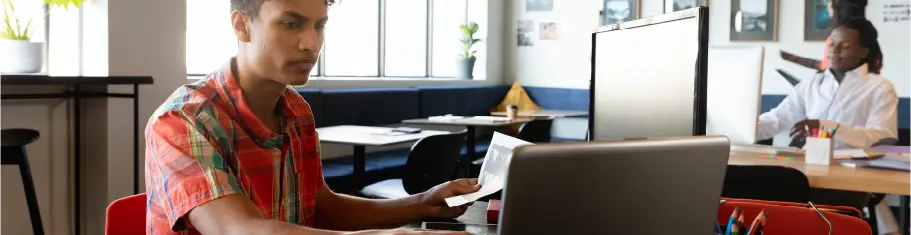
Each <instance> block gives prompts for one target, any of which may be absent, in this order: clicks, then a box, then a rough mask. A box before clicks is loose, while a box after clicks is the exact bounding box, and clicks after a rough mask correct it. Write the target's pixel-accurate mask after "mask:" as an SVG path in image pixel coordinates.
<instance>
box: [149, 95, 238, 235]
mask: <svg viewBox="0 0 911 235" xmlns="http://www.w3.org/2000/svg"><path fill="white" fill-rule="evenodd" d="M152 121H153V122H154V123H151V124H150V125H149V127H148V128H147V129H146V174H147V178H148V179H147V182H148V185H147V186H148V187H147V191H148V193H149V194H151V195H149V197H150V198H151V200H157V201H156V202H155V203H158V204H159V205H161V207H162V208H163V210H164V214H165V215H166V217H167V219H168V224H169V225H170V227H171V230H173V231H175V232H179V231H182V230H185V229H187V228H189V227H190V226H189V224H188V223H185V221H184V220H183V218H184V216H186V214H187V213H189V212H190V210H192V209H193V208H195V207H197V206H200V205H203V204H205V203H207V202H209V201H212V200H214V199H217V198H219V197H223V196H227V195H231V194H237V193H243V190H242V188H241V187H240V186H239V185H238V183H237V179H236V177H235V175H234V173H233V172H232V171H231V170H230V168H229V167H227V164H226V161H225V159H224V158H223V157H222V155H221V154H219V151H218V149H217V148H216V147H215V146H213V145H212V143H211V142H210V138H211V136H210V135H206V134H204V133H207V132H204V131H200V130H204V128H202V127H201V125H200V126H196V125H195V123H197V122H195V121H190V119H187V118H186V117H185V116H183V115H181V114H179V113H178V112H176V111H174V112H169V113H165V114H163V115H162V116H159V117H157V118H153V120H152Z"/></svg>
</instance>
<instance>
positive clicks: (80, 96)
mask: <svg viewBox="0 0 911 235" xmlns="http://www.w3.org/2000/svg"><path fill="white" fill-rule="evenodd" d="M154 82H155V80H154V79H153V78H152V77H151V76H100V77H92V76H48V75H46V74H0V83H2V84H3V85H4V86H62V87H65V88H66V90H64V91H63V92H59V93H20V94H6V93H4V94H2V95H0V99H3V100H35V99H39V100H40V99H65V100H72V101H73V119H74V120H73V123H76V124H75V125H74V126H73V162H75V163H74V167H73V175H74V177H73V178H72V180H73V197H74V199H73V200H74V201H75V203H74V205H73V214H74V216H73V221H74V225H73V226H74V229H73V231H75V234H76V235H79V233H80V231H82V229H81V228H80V227H81V226H82V222H81V221H82V220H81V216H82V212H81V211H82V198H81V197H82V185H81V182H82V171H81V166H82V111H83V110H82V101H83V100H84V99H91V98H100V99H106V98H127V99H133V130H132V132H133V194H138V193H139V184H140V182H141V180H140V176H139V166H140V165H141V164H143V163H142V161H139V145H140V144H139V132H140V129H139V85H151V84H153V83H154ZM111 85H130V86H133V93H110V92H107V91H97V90H98V89H95V90H96V91H88V90H86V89H83V88H91V87H107V86H111ZM105 90H106V89H105Z"/></svg>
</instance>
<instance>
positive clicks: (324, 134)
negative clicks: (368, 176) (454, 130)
mask: <svg viewBox="0 0 911 235" xmlns="http://www.w3.org/2000/svg"><path fill="white" fill-rule="evenodd" d="M392 129H393V128H391V127H372V126H349V125H342V126H331V127H322V128H316V132H317V133H319V140H320V142H326V143H334V144H348V145H352V146H354V178H355V181H356V182H355V185H356V186H357V187H359V188H360V187H363V186H364V185H363V182H364V178H363V177H364V172H365V171H366V169H365V168H366V160H365V159H364V158H365V156H366V150H367V146H374V147H377V146H389V145H394V144H401V143H406V142H411V141H415V140H419V139H421V138H424V137H427V136H432V135H440V134H448V133H449V132H445V131H431V130H423V131H421V133H416V134H401V135H392V134H391V133H393V132H392Z"/></svg>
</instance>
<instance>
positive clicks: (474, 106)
mask: <svg viewBox="0 0 911 235" xmlns="http://www.w3.org/2000/svg"><path fill="white" fill-rule="evenodd" d="M414 88H417V89H418V90H420V97H421V104H420V107H421V109H420V115H421V117H430V116H437V115H445V114H452V115H457V116H483V115H490V109H491V108H493V107H495V106H497V104H499V103H500V101H502V100H503V97H505V96H506V91H508V90H509V87H508V86H417V87H414Z"/></svg>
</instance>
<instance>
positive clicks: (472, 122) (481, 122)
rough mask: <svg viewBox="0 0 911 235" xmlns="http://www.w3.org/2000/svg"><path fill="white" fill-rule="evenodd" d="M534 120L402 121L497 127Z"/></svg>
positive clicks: (424, 119) (464, 119) (421, 119)
mask: <svg viewBox="0 0 911 235" xmlns="http://www.w3.org/2000/svg"><path fill="white" fill-rule="evenodd" d="M534 120H535V119H532V118H519V119H513V120H509V121H502V122H500V121H498V122H492V121H487V120H477V119H472V118H463V119H457V120H448V121H444V120H430V119H427V118H420V119H410V120H404V121H402V123H411V124H433V125H450V126H492V127H496V126H508V125H512V124H522V123H526V122H531V121H534Z"/></svg>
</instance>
